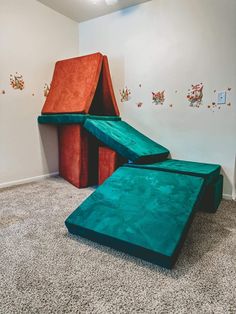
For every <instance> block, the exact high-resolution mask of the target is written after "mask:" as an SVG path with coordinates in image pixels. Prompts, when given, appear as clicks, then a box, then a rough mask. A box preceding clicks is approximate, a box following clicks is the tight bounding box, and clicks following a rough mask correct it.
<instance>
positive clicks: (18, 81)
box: [10, 72, 25, 90]
mask: <svg viewBox="0 0 236 314" xmlns="http://www.w3.org/2000/svg"><path fill="white" fill-rule="evenodd" d="M10 84H11V86H12V88H14V89H19V90H22V89H24V88H25V82H24V80H23V76H22V75H21V74H19V73H18V72H16V74H15V75H12V74H11V75H10Z"/></svg>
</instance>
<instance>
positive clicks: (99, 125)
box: [84, 117, 169, 163]
mask: <svg viewBox="0 0 236 314" xmlns="http://www.w3.org/2000/svg"><path fill="white" fill-rule="evenodd" d="M84 127H85V128H86V129H87V131H89V132H90V133H91V134H92V135H94V136H95V137H96V138H97V139H98V140H100V141H101V142H103V143H104V144H105V145H107V146H109V147H110V148H112V149H114V150H115V151H116V152H118V153H119V154H120V155H121V156H123V157H125V158H127V159H129V160H132V161H134V162H137V163H144V162H145V163H146V162H155V161H159V160H163V159H165V158H167V156H168V154H169V151H168V150H167V149H166V148H165V147H163V146H161V145H159V144H157V143H155V142H154V141H152V140H151V139H149V138H148V137H146V136H145V135H143V134H142V133H140V132H138V131H137V130H136V129H134V128H133V127H131V126H130V125H129V124H127V123H126V122H124V121H109V120H107V121H105V120H97V119H92V118H90V117H89V118H88V119H87V120H86V121H85V124H84Z"/></svg>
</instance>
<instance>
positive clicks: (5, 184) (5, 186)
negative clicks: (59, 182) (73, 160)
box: [0, 172, 59, 189]
mask: <svg viewBox="0 0 236 314" xmlns="http://www.w3.org/2000/svg"><path fill="white" fill-rule="evenodd" d="M58 174H59V172H52V173H47V174H43V175H41V176H36V177H31V178H25V179H21V180H16V181H9V182H4V183H0V189H2V188H8V187H11V186H14V185H20V184H25V183H30V182H35V181H40V180H44V179H46V178H50V177H55V176H57V175H58Z"/></svg>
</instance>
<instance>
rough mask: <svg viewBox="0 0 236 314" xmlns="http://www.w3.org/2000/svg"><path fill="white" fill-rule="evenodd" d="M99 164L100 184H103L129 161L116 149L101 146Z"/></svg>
mask: <svg viewBox="0 0 236 314" xmlns="http://www.w3.org/2000/svg"><path fill="white" fill-rule="evenodd" d="M98 156H99V166H98V184H99V185H101V184H102V183H103V182H104V181H105V180H106V179H107V178H109V177H110V176H111V175H112V173H113V172H114V171H115V170H116V169H117V168H118V167H119V166H121V165H122V164H124V163H125V162H127V160H125V159H124V158H122V157H121V156H120V155H118V154H117V153H116V152H115V151H114V150H112V149H110V148H108V147H105V146H100V147H99V154H98Z"/></svg>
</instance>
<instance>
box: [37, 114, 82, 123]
mask: <svg viewBox="0 0 236 314" xmlns="http://www.w3.org/2000/svg"><path fill="white" fill-rule="evenodd" d="M87 116H88V115H86V114H69V113H68V114H66V113H65V114H44V115H42V116H39V117H38V123H40V124H83V123H84V122H85V120H86V118H87Z"/></svg>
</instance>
